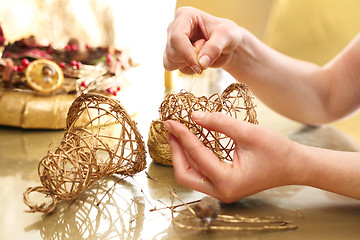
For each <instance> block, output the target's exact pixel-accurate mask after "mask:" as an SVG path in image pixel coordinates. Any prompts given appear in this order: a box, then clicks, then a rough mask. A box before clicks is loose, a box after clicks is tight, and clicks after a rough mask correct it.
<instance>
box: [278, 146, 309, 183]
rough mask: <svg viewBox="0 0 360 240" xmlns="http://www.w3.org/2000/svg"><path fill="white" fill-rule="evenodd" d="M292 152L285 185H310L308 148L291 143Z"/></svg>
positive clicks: (289, 157)
mask: <svg viewBox="0 0 360 240" xmlns="http://www.w3.org/2000/svg"><path fill="white" fill-rule="evenodd" d="M290 144H291V147H290V148H291V150H290V154H289V156H288V164H287V171H286V176H285V177H284V179H287V182H286V183H285V184H284V185H308V181H309V171H308V169H307V168H308V166H309V164H308V162H307V160H308V158H307V157H306V156H305V155H306V152H307V151H306V147H307V146H305V145H302V144H300V143H297V142H294V141H290Z"/></svg>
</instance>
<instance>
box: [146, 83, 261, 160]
mask: <svg viewBox="0 0 360 240" xmlns="http://www.w3.org/2000/svg"><path fill="white" fill-rule="evenodd" d="M193 111H206V112H222V113H224V114H227V115H229V116H232V117H234V118H237V119H243V120H244V121H248V122H250V123H254V124H257V123H258V122H257V117H256V111H255V105H254V103H253V94H252V93H251V92H250V90H249V89H248V87H247V86H246V85H245V84H242V83H233V84H231V85H230V86H228V87H227V88H226V89H225V90H224V92H223V93H222V94H218V93H215V94H213V95H211V96H210V97H209V98H207V97H204V96H203V97H199V98H198V97H196V96H194V94H192V93H190V92H187V91H180V92H179V93H178V94H169V95H167V96H166V97H165V99H164V101H163V102H162V103H161V105H160V108H159V113H160V118H159V120H156V121H153V122H152V123H151V125H150V130H149V139H148V143H147V144H148V148H149V154H150V156H151V158H152V159H153V160H154V161H155V162H157V163H160V164H163V165H167V166H172V161H171V152H170V147H169V145H168V143H167V140H166V129H165V128H164V126H163V122H164V121H166V120H168V119H172V120H176V121H179V122H181V123H182V124H184V125H185V126H186V127H187V128H189V129H190V131H191V132H193V133H194V134H195V135H196V136H197V137H198V138H199V139H200V140H201V141H202V142H203V143H204V144H205V146H207V147H208V148H209V149H210V150H212V151H213V152H214V153H215V154H216V155H217V157H218V158H219V159H220V160H222V161H232V153H233V150H234V147H235V144H234V142H233V141H232V139H230V138H229V137H227V136H226V135H224V134H222V133H219V132H213V131H207V130H206V129H204V128H202V127H201V126H199V125H197V124H195V122H194V121H193V120H192V119H191V113H192V112H193Z"/></svg>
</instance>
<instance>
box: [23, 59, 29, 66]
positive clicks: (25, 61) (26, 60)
mask: <svg viewBox="0 0 360 240" xmlns="http://www.w3.org/2000/svg"><path fill="white" fill-rule="evenodd" d="M21 64H22V65H23V66H24V67H27V66H29V64H30V62H29V60H28V59H27V58H23V59H22V60H21Z"/></svg>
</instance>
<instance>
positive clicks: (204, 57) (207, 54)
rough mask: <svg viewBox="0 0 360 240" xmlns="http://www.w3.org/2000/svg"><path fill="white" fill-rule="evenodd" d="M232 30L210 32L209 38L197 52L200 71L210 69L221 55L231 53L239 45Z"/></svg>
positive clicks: (224, 28) (222, 29)
mask: <svg viewBox="0 0 360 240" xmlns="http://www.w3.org/2000/svg"><path fill="white" fill-rule="evenodd" d="M229 29H234V28H226V27H223V28H217V29H216V31H215V30H214V31H212V34H211V36H210V38H209V39H208V40H207V41H206V42H205V43H204V45H203V46H202V48H201V50H200V52H199V56H198V57H199V63H200V65H201V67H202V69H204V70H205V69H207V68H208V67H210V66H211V65H212V64H213V63H214V62H215V61H216V60H217V59H218V58H219V57H220V56H221V55H222V54H227V53H229V52H231V51H233V50H234V49H235V48H236V46H238V45H239V44H240V43H239V41H240V38H239V37H238V36H236V35H235V34H237V32H236V31H234V30H232V31H230V30H229Z"/></svg>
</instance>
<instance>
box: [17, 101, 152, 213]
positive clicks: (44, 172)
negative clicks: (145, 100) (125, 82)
mask: <svg viewBox="0 0 360 240" xmlns="http://www.w3.org/2000/svg"><path fill="white" fill-rule="evenodd" d="M79 122H83V124H80V125H82V127H75V126H79ZM66 126H67V129H66V132H65V134H64V137H63V139H62V141H61V143H60V145H59V146H58V147H57V148H55V149H53V150H49V151H48V153H47V155H46V156H45V157H44V158H43V159H42V160H41V161H40V163H39V166H38V173H39V176H40V181H41V183H42V186H38V187H30V188H28V189H27V190H26V191H25V192H24V202H25V204H27V205H28V206H29V207H30V210H29V212H46V213H50V212H53V211H54V210H55V208H56V205H57V203H58V201H59V200H74V199H76V198H77V196H78V195H79V194H80V193H81V192H82V191H84V190H85V189H86V188H87V187H88V186H89V185H90V184H92V183H93V182H94V181H96V180H98V179H101V178H104V177H108V176H111V175H113V174H122V175H133V174H136V173H138V172H140V171H142V170H143V169H144V168H145V166H146V161H145V156H146V152H145V145H144V142H143V140H142V136H141V135H140V133H139V131H138V129H137V126H136V123H135V122H134V121H133V120H131V118H130V116H129V115H128V113H127V112H126V110H125V109H124V108H123V106H122V105H121V104H120V103H119V102H118V101H116V100H114V99H112V98H110V97H107V96H104V95H100V94H83V95H81V96H80V97H78V98H77V99H75V101H74V102H73V104H72V105H71V107H70V108H69V112H68V116H67V122H66ZM32 192H38V193H42V194H45V195H46V197H51V198H52V201H50V203H47V204H45V203H44V204H41V205H37V204H34V203H33V202H31V201H30V200H29V194H30V193H32Z"/></svg>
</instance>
